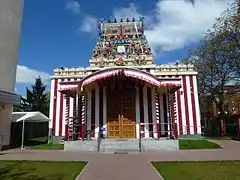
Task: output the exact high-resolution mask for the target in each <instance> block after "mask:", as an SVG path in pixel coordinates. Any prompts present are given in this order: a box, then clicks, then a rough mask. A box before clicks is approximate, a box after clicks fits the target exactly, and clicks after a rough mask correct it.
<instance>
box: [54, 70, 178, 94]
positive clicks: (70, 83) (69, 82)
mask: <svg viewBox="0 0 240 180" xmlns="http://www.w3.org/2000/svg"><path fill="white" fill-rule="evenodd" d="M142 72H144V71H142ZM87 77H88V76H87ZM154 77H156V76H154ZM156 78H157V79H158V80H159V81H161V82H166V81H173V82H178V81H180V80H181V79H180V78H158V77H156ZM81 83H82V81H81V80H80V81H63V82H60V83H59V84H60V85H80V84H81ZM64 89H65V88H63V90H64ZM68 89H70V90H71V89H75V87H72V88H66V90H68Z"/></svg>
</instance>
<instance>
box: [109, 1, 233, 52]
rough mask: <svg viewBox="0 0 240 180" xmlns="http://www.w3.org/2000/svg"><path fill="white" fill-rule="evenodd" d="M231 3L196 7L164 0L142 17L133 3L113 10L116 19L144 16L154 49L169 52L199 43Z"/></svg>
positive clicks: (189, 3)
mask: <svg viewBox="0 0 240 180" xmlns="http://www.w3.org/2000/svg"><path fill="white" fill-rule="evenodd" d="M228 3H229V0H195V4H194V5H193V4H192V3H191V1H186V0H177V1H176V0H161V1H158V2H157V4H156V7H155V9H154V10H151V12H149V13H146V14H141V13H140V12H139V11H138V9H137V7H136V6H135V5H134V4H133V3H131V4H129V7H127V8H126V7H124V8H119V9H114V11H113V14H114V16H115V17H116V18H121V17H123V18H124V17H133V16H135V17H139V16H145V17H146V18H145V19H146V24H147V29H146V30H145V34H146V36H147V38H148V41H149V43H150V45H151V46H152V48H153V50H154V51H155V52H158V51H159V50H162V51H170V50H175V49H181V48H183V47H184V46H186V45H188V44H190V43H194V42H198V41H199V40H200V38H201V37H202V35H203V33H204V32H205V31H206V30H207V29H208V28H210V27H211V25H212V24H213V23H214V21H215V18H217V17H219V16H220V14H221V13H222V12H223V11H224V10H225V9H226V8H227V7H228Z"/></svg>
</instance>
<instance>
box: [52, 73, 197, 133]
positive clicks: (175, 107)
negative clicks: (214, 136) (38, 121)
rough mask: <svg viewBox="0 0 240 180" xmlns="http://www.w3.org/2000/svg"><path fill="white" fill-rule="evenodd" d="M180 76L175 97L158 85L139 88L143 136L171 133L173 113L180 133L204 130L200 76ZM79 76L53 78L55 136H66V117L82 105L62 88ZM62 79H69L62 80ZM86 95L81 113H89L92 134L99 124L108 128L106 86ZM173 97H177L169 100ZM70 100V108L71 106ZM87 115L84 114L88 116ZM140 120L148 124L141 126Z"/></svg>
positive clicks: (138, 111)
mask: <svg viewBox="0 0 240 180" xmlns="http://www.w3.org/2000/svg"><path fill="white" fill-rule="evenodd" d="M161 78H165V77H161ZM166 78H167V77H166ZM172 78H173V77H172ZM176 78H180V79H181V84H182V87H181V89H180V90H178V91H177V92H175V94H174V96H171V97H170V96H169V97H168V95H167V94H164V93H158V92H157V90H156V88H155V87H150V86H149V87H148V86H144V87H143V88H140V87H139V88H137V89H136V132H139V130H141V132H142V136H143V137H146V138H148V137H158V136H165V135H169V132H166V131H167V130H169V129H170V128H171V127H170V126H171V125H170V124H169V121H168V119H169V116H170V117H171V119H172V122H175V123H177V127H178V128H177V131H178V135H185V134H201V124H200V110H199V100H198V93H197V91H198V90H197V80H196V76H195V75H186V76H176ZM78 80H80V79H74V78H70V79H69V78H67V79H57V78H53V79H52V80H51V101H50V119H51V123H50V128H51V129H52V136H65V134H66V133H68V132H66V131H65V127H66V122H65V120H66V117H67V116H69V117H72V116H73V115H74V114H75V112H76V111H77V109H79V107H78V105H75V104H76V102H75V101H76V98H75V99H74V98H71V97H70V98H69V99H68V98H64V95H63V94H61V93H60V92H59V90H60V89H61V88H72V87H76V86H77V85H76V83H75V82H76V81H78ZM62 81H64V82H68V83H65V84H60V82H62ZM85 95H86V97H85V102H86V106H85V107H84V109H86V111H85V112H81V113H86V114H83V115H85V122H82V123H86V128H87V130H88V129H89V130H90V129H91V130H92V132H93V133H92V136H93V137H96V136H97V134H98V131H99V126H103V127H105V128H106V129H107V126H106V124H107V122H106V120H107V117H106V114H107V113H106V112H107V110H106V107H107V106H106V96H107V94H106V88H105V87H98V86H97V85H96V87H95V88H94V89H93V90H92V91H91V92H86V94H85ZM171 98H172V99H174V100H175V101H174V100H173V101H170V100H169V101H168V99H171ZM77 102H81V101H77ZM169 103H173V104H172V105H171V104H169ZM68 104H69V109H67V106H68ZM74 107H75V108H74ZM168 107H170V109H171V112H172V113H171V112H169V110H168V109H169V108H168ZM83 115H82V114H81V115H80V116H82V117H84V116H83ZM158 122H160V123H161V125H160V127H157V126H156V125H155V124H156V123H158ZM140 123H142V124H144V125H141V126H140V125H139V124H140ZM136 137H139V133H137V134H136Z"/></svg>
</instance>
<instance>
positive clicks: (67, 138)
mask: <svg viewBox="0 0 240 180" xmlns="http://www.w3.org/2000/svg"><path fill="white" fill-rule="evenodd" d="M64 99H65V102H66V108H65V140H66V141H69V139H70V133H71V132H70V128H69V111H70V110H69V108H70V107H69V106H70V100H69V96H67V95H65V96H64Z"/></svg>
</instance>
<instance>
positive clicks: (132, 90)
mask: <svg viewBox="0 0 240 180" xmlns="http://www.w3.org/2000/svg"><path fill="white" fill-rule="evenodd" d="M196 75H197V72H196V71H194V68H193V66H192V65H184V64H165V65H164V64H162V65H157V64H155V60H154V57H153V54H152V51H151V48H150V46H149V45H148V41H147V39H146V36H145V35H144V18H139V19H134V18H133V19H127V20H124V21H123V20H122V19H121V20H120V21H116V20H114V21H110V20H109V21H108V22H104V21H103V20H100V21H99V32H98V39H97V44H96V47H95V48H94V50H93V53H92V57H91V58H90V60H89V66H88V67H79V68H65V67H61V68H57V69H55V70H54V74H53V76H52V77H51V103H50V119H51V123H50V129H51V135H52V136H53V137H56V138H58V137H59V138H63V137H64V139H65V140H67V141H71V140H82V139H84V137H85V136H86V133H89V134H91V137H92V138H93V139H94V138H97V137H98V136H99V132H100V130H101V131H103V134H104V136H105V138H110V139H119V138H124V139H130V138H139V137H142V138H161V137H170V138H178V137H179V136H183V135H195V134H201V124H200V110H199V100H198V90H197V79H196Z"/></svg>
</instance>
